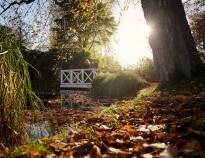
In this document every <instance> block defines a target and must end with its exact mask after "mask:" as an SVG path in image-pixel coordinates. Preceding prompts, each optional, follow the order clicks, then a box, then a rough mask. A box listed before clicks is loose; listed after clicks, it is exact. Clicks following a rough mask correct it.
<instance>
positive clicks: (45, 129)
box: [27, 121, 55, 141]
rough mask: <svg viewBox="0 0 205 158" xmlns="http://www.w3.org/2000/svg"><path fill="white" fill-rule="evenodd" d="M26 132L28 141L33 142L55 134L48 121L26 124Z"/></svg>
mask: <svg viewBox="0 0 205 158" xmlns="http://www.w3.org/2000/svg"><path fill="white" fill-rule="evenodd" d="M27 130H28V135H29V138H30V141H35V140H37V139H39V138H43V137H48V136H51V135H54V134H55V133H54V130H52V126H51V123H50V122H49V121H44V122H37V123H30V124H27Z"/></svg>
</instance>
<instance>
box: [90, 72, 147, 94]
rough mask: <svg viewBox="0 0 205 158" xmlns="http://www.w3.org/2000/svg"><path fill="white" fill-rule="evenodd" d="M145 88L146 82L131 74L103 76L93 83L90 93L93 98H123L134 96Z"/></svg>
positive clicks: (120, 73) (121, 73)
mask: <svg viewBox="0 0 205 158" xmlns="http://www.w3.org/2000/svg"><path fill="white" fill-rule="evenodd" d="M145 86H146V82H145V81H143V80H142V79H141V78H139V77H138V76H137V75H136V74H135V73H133V72H119V73H116V74H104V75H100V76H98V77H96V78H95V79H94V81H93V89H92V93H93V95H94V96H95V97H113V98H123V97H130V96H134V95H136V93H137V91H139V90H140V89H142V88H143V87H145Z"/></svg>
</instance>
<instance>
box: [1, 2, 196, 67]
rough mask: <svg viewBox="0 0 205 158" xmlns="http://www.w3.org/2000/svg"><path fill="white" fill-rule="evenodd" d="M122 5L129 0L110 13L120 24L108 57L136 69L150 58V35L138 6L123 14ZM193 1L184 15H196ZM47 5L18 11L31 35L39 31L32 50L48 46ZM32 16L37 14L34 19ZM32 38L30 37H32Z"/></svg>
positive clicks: (8, 13) (33, 37)
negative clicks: (140, 62) (28, 27)
mask: <svg viewBox="0 0 205 158" xmlns="http://www.w3.org/2000/svg"><path fill="white" fill-rule="evenodd" d="M11 1H12V0H11ZM125 1H129V0H119V1H118V2H119V3H120V4H119V5H115V7H114V9H113V15H114V16H115V17H116V20H118V19H120V21H119V25H118V29H117V31H116V34H115V36H114V38H113V41H112V42H111V49H110V50H111V54H114V56H115V58H116V59H117V60H118V61H119V63H120V64H121V65H122V66H123V67H129V66H133V65H136V64H137V62H138V61H139V60H140V59H141V58H144V57H148V58H152V51H151V48H150V46H149V43H148V35H149V32H151V31H152V28H150V27H149V26H147V25H146V22H145V19H144V15H143V11H142V7H141V4H140V3H137V4H135V5H129V7H128V9H127V10H123V11H122V9H121V8H123V5H124V3H125ZM136 1H137V0H136ZM183 1H186V0H183ZM196 1H197V0H190V1H189V6H191V7H189V9H191V10H189V11H187V12H189V13H192V14H193V13H194V12H196V11H197V10H195V8H198V7H197V6H195V2H196ZM2 2H3V1H2V0H0V4H1V3H2ZM46 2H47V0H36V1H35V2H34V3H32V4H30V5H22V6H21V7H20V9H19V10H20V11H21V12H22V13H23V14H26V16H25V15H23V17H24V19H23V20H24V22H26V23H28V24H29V25H30V27H31V29H30V31H31V32H34V34H35V32H37V31H38V30H39V29H40V30H41V31H40V34H38V35H36V36H31V37H30V39H33V41H32V42H35V45H33V46H32V48H33V49H36V48H38V47H39V48H40V47H41V48H42V46H43V45H45V49H46V48H47V46H48V43H49V42H48V39H49V31H48V30H49V21H48V20H47V19H48V17H49V15H50V14H49V6H48V3H46ZM39 6H41V7H39ZM194 6H195V7H194ZM16 7H18V6H16ZM1 10H2V8H0V11H1ZM11 10H12V8H11V9H10V10H8V11H7V12H5V13H4V17H5V19H4V18H2V16H0V24H5V23H6V22H7V17H9V16H12V14H15V13H12V12H10V11H11ZM28 11H29V12H28ZM33 13H36V14H35V15H33ZM120 14H121V16H120ZM38 19H39V21H44V23H39V25H37V24H36V23H34V22H35V21H38ZM40 19H41V20H40ZM42 30H43V31H42ZM31 35H33V34H32V33H31Z"/></svg>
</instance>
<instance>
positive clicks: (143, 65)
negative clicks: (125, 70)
mask: <svg viewBox="0 0 205 158" xmlns="http://www.w3.org/2000/svg"><path fill="white" fill-rule="evenodd" d="M135 72H136V74H137V75H139V76H141V77H142V78H144V79H145V80H146V81H149V82H156V81H158V77H157V73H156V71H155V67H154V62H153V60H152V59H149V58H143V59H141V60H140V62H139V64H138V66H137V68H136V69H135Z"/></svg>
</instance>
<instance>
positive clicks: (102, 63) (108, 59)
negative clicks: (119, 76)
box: [96, 54, 122, 72]
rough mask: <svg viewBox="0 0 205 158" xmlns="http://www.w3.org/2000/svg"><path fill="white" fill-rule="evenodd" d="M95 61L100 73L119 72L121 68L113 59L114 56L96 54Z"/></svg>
mask: <svg viewBox="0 0 205 158" xmlns="http://www.w3.org/2000/svg"><path fill="white" fill-rule="evenodd" d="M96 59H97V61H98V68H99V69H100V71H102V72H104V71H106V72H119V71H120V70H121V69H122V66H121V65H120V64H119V62H118V61H117V60H115V59H114V56H112V55H101V54H98V56H97V57H96Z"/></svg>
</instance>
